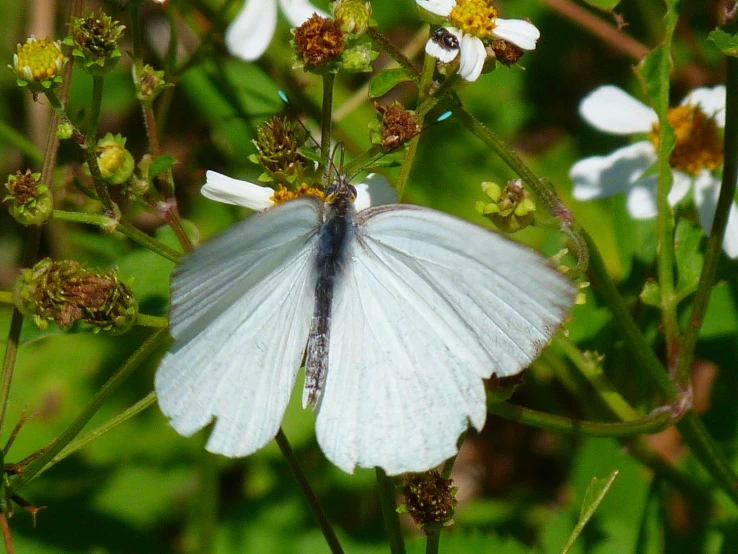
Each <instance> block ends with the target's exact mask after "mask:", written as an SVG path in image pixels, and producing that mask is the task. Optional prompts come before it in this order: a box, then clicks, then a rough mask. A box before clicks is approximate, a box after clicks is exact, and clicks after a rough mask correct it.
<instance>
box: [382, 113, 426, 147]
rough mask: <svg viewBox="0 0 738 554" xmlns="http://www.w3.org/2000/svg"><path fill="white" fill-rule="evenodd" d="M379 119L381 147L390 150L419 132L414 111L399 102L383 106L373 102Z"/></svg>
mask: <svg viewBox="0 0 738 554" xmlns="http://www.w3.org/2000/svg"><path fill="white" fill-rule="evenodd" d="M374 108H375V109H376V110H377V115H378V116H379V118H380V121H379V135H380V137H381V144H382V148H384V149H385V150H392V149H393V148H397V147H398V146H399V145H400V144H402V143H404V142H406V141H408V140H410V139H411V138H413V137H414V136H415V135H417V134H418V133H419V132H420V126H419V125H418V122H417V119H416V117H415V113H414V112H411V111H408V110H406V109H405V108H404V107H403V105H402V104H400V103H399V102H393V103H392V104H390V105H389V106H386V107H383V106H380V105H379V104H375V105H374Z"/></svg>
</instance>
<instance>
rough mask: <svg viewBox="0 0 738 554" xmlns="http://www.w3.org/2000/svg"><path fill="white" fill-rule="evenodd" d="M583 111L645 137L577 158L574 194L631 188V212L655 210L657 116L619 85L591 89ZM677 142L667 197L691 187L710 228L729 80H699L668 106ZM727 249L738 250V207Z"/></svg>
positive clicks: (648, 214)
mask: <svg viewBox="0 0 738 554" xmlns="http://www.w3.org/2000/svg"><path fill="white" fill-rule="evenodd" d="M579 113H580V115H581V116H582V117H583V118H584V119H585V121H587V123H589V124H590V125H592V126H593V127H595V128H596V129H598V130H600V131H603V132H605V133H610V134H616V135H636V134H647V135H648V136H647V139H648V140H642V141H639V142H636V143H633V144H630V145H628V146H625V147H623V148H620V149H618V150H615V151H614V152H612V153H610V154H608V155H607V156H593V157H591V158H585V159H583V160H579V161H578V162H577V163H575V164H574V166H572V168H571V170H570V171H569V176H570V177H571V178H572V180H573V181H574V190H573V195H574V198H576V199H577V200H593V199H596V198H606V197H608V196H612V195H614V194H617V193H619V192H625V193H626V194H627V200H626V205H627V208H628V212H629V213H630V215H631V216H632V217H633V218H635V219H650V218H652V217H655V216H656V213H657V210H656V175H654V174H653V173H651V172H648V171H647V170H648V169H649V168H650V167H651V166H652V165H653V164H654V163H655V162H656V159H657V151H656V145H657V143H658V117H657V116H656V112H655V111H653V110H652V109H651V108H650V107H648V106H646V105H645V104H642V103H641V102H639V101H638V100H636V99H635V98H633V97H632V96H630V95H629V94H628V93H626V92H625V91H623V90H621V89H619V88H617V87H615V86H610V85H608V86H603V87H600V88H598V89H596V90H594V91H593V92H591V93H590V94H589V95H588V96H587V97H586V98H585V99H584V100H582V103H581V104H580V105H579ZM668 117H669V121H670V122H671V124H672V125H673V126H674V131H675V133H676V137H677V142H676V146H675V148H674V151H673V152H672V154H671V158H670V163H671V166H672V174H673V177H674V182H673V184H672V187H671V191H670V192H669V196H668V200H669V204H671V205H672V206H675V205H676V204H677V203H678V202H679V201H680V200H682V199H683V198H684V197H685V196H686V195H687V193H688V192H689V188H690V186H693V187H694V203H695V206H696V208H697V213H698V214H699V220H700V224H701V225H702V228H703V229H704V230H705V232H706V233H708V234H709V232H710V229H711V228H712V220H713V217H714V215H715V207H716V205H717V199H718V195H719V193H720V179H718V178H717V177H716V175H715V170H719V169H720V168H722V165H723V145H722V139H721V137H720V132H719V129H722V128H723V127H724V126H725V87H724V86H722V85H719V86H716V87H714V88H698V89H695V90H693V91H692V92H691V93H690V94H688V95H687V97H686V98H685V99H684V101H683V102H682V104H681V105H680V106H678V107H676V108H672V109H671V110H669V114H668ZM723 249H724V250H725V252H726V254H728V256H730V257H731V258H736V257H738V208H736V205H735V204H733V206H731V208H730V215H729V219H728V225H727V228H726V230H725V237H724V240H723Z"/></svg>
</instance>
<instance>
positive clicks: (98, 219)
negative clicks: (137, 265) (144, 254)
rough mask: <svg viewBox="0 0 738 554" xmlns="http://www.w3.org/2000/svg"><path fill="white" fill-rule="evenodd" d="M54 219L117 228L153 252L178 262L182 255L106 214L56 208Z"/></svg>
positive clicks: (104, 228)
mask: <svg viewBox="0 0 738 554" xmlns="http://www.w3.org/2000/svg"><path fill="white" fill-rule="evenodd" d="M53 217H54V219H58V220H59V221H70V222H74V223H85V224H87V225H96V226H97V227H100V228H101V229H103V230H105V231H109V230H111V229H115V230H116V231H119V232H120V233H122V234H124V235H125V236H127V237H128V238H129V239H131V240H133V241H134V242H137V243H138V244H140V245H141V246H145V247H146V248H148V249H149V250H151V251H152V252H155V253H157V254H159V255H160V256H162V257H163V258H166V259H167V260H171V261H173V262H177V261H178V260H179V258H180V257H181V256H182V254H181V253H180V252H177V251H176V250H172V249H171V248H169V247H168V246H167V245H166V244H163V243H161V242H159V241H158V240H156V239H155V238H153V237H150V236H149V235H147V234H146V233H144V232H143V231H141V230H139V229H137V228H136V227H134V226H133V225H131V224H130V223H128V222H127V221H125V220H121V221H116V220H114V219H111V218H110V217H108V216H106V215H100V214H86V213H82V212H65V211H63V210H54V213H53Z"/></svg>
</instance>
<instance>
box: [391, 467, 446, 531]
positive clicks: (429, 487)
mask: <svg viewBox="0 0 738 554" xmlns="http://www.w3.org/2000/svg"><path fill="white" fill-rule="evenodd" d="M452 483H453V481H452V480H451V479H444V478H443V477H442V476H441V474H440V473H438V472H437V471H435V470H432V471H426V472H425V473H415V474H412V475H410V476H409V477H408V478H407V480H406V481H405V487H404V489H403V494H404V496H405V504H404V509H403V510H402V511H405V512H407V513H409V514H410V516H411V517H412V518H413V521H414V522H415V523H416V524H417V525H419V526H420V527H421V528H422V529H423V530H424V531H425V532H426V533H434V532H438V531H439V530H440V529H441V528H443V527H448V526H449V525H452V524H453V517H454V511H455V509H456V497H455V495H456V490H457V489H456V487H452V486H451V484H452Z"/></svg>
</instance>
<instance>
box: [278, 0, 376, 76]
mask: <svg viewBox="0 0 738 554" xmlns="http://www.w3.org/2000/svg"><path fill="white" fill-rule="evenodd" d="M371 15H372V11H371V4H370V3H369V2H366V1H365V0H338V1H337V2H336V3H335V4H334V5H333V19H331V18H329V17H321V16H319V15H318V14H313V16H312V17H311V18H310V19H308V20H307V21H305V22H304V23H303V24H302V25H300V26H299V27H297V28H296V29H295V30H294V39H293V44H294V47H295V59H296V63H295V66H296V67H302V68H304V69H305V70H306V71H311V72H313V73H319V74H323V73H337V72H338V71H339V70H340V69H342V70H344V71H350V72H354V73H360V72H366V71H371V62H372V60H374V59H375V58H376V57H377V55H378V53H377V52H375V51H373V50H372V49H371V48H370V47H369V46H368V45H367V44H366V43H357V44H354V43H355V42H356V39H358V38H359V37H360V36H361V35H363V34H364V32H366V30H367V28H368V27H369V24H370V22H371Z"/></svg>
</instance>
